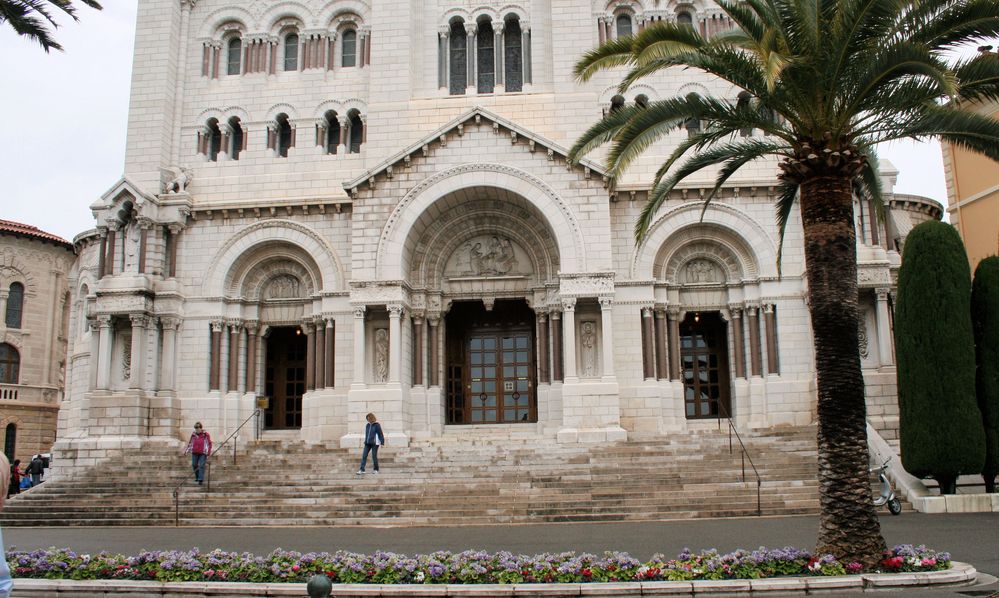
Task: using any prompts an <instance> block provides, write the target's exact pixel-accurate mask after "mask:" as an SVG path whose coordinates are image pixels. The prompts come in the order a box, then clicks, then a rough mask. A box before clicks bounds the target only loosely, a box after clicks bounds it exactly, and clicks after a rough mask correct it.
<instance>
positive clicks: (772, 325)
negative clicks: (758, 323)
mask: <svg viewBox="0 0 999 598" xmlns="http://www.w3.org/2000/svg"><path fill="white" fill-rule="evenodd" d="M763 328H764V330H766V333H767V374H780V365H779V360H778V359H777V321H776V314H775V313H774V306H773V304H772V303H768V304H766V305H764V306H763Z"/></svg>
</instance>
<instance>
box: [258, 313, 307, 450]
mask: <svg viewBox="0 0 999 598" xmlns="http://www.w3.org/2000/svg"><path fill="white" fill-rule="evenodd" d="M306 351H307V344H306V336H305V335H304V334H302V330H301V328H299V327H297V326H281V327H275V328H271V331H270V334H269V335H268V336H267V363H266V366H265V368H264V395H265V396H267V397H269V399H270V400H269V401H268V404H267V409H265V410H264V427H265V428H267V429H268V430H288V429H299V428H301V427H302V396H303V395H304V394H305V384H306V380H305V358H306Z"/></svg>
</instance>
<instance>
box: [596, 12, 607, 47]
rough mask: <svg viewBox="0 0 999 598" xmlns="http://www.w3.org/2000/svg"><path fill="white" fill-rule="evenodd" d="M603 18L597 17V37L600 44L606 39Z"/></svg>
mask: <svg viewBox="0 0 999 598" xmlns="http://www.w3.org/2000/svg"><path fill="white" fill-rule="evenodd" d="M604 18H605V17H597V39H598V41H599V42H600V44H603V43H604V42H606V41H607V30H606V29H604Z"/></svg>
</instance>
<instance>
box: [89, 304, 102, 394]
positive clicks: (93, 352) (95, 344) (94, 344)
mask: <svg viewBox="0 0 999 598" xmlns="http://www.w3.org/2000/svg"><path fill="white" fill-rule="evenodd" d="M89 321H90V382H89V386H88V389H89V390H95V389H96V388H97V373H98V372H99V371H100V368H99V367H98V364H99V363H100V355H101V337H100V334H99V333H98V328H97V318H90V320H89Z"/></svg>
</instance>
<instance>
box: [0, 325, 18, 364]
mask: <svg viewBox="0 0 999 598" xmlns="http://www.w3.org/2000/svg"><path fill="white" fill-rule="evenodd" d="M3 344H8V345H10V346H11V347H14V349H16V350H17V354H18V355H19V356H20V357H21V358H23V357H24V339H23V338H21V331H20V330H13V331H7V332H4V333H3V335H2V336H0V345H3Z"/></svg>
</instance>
